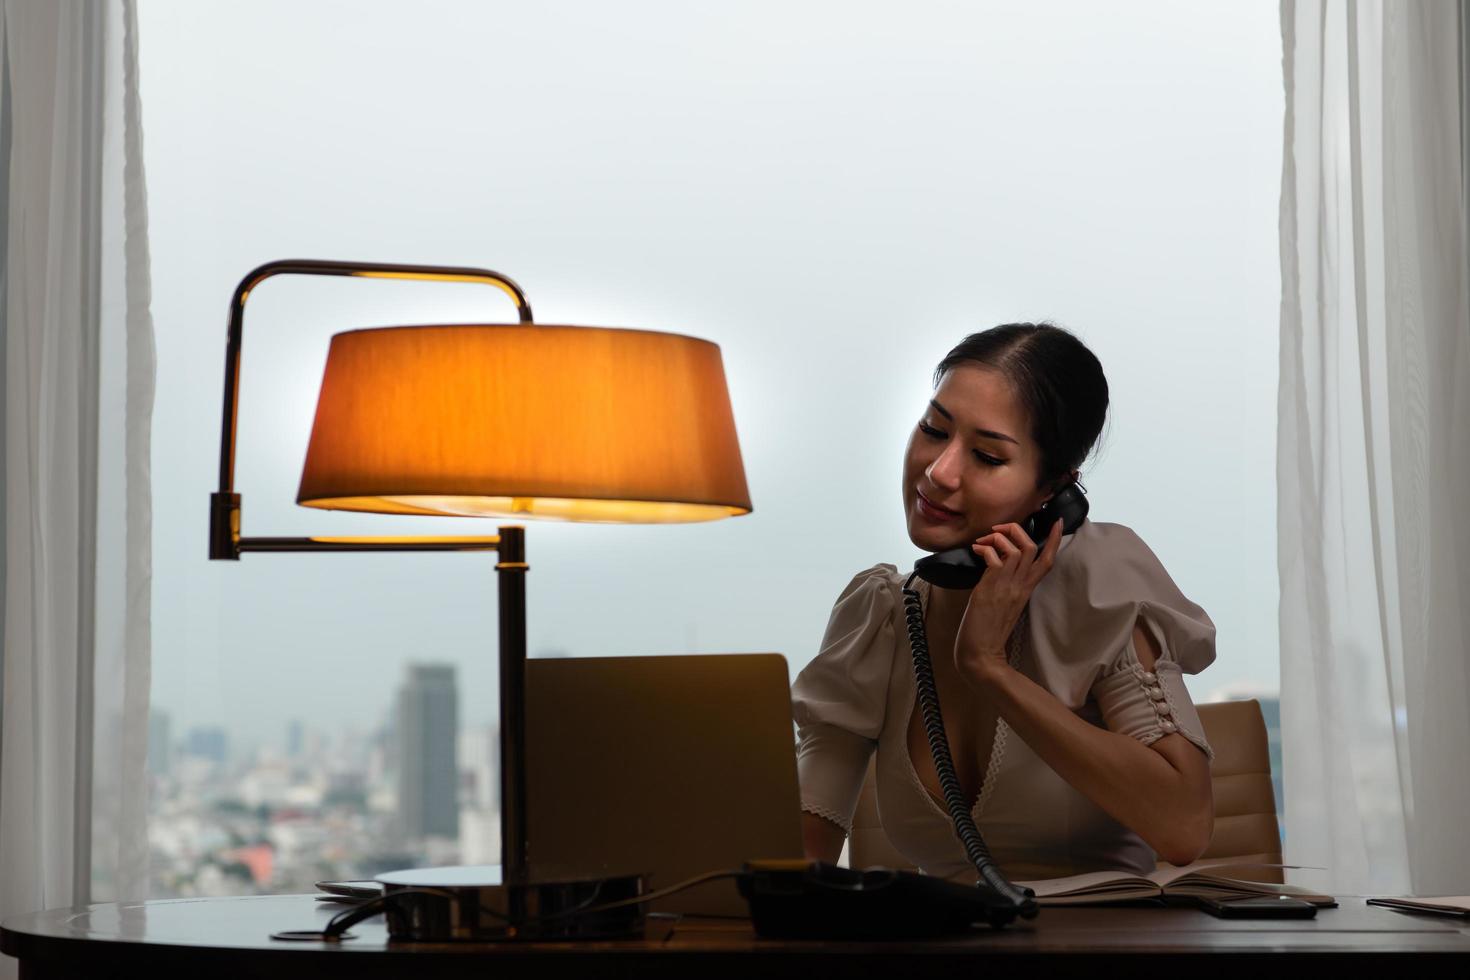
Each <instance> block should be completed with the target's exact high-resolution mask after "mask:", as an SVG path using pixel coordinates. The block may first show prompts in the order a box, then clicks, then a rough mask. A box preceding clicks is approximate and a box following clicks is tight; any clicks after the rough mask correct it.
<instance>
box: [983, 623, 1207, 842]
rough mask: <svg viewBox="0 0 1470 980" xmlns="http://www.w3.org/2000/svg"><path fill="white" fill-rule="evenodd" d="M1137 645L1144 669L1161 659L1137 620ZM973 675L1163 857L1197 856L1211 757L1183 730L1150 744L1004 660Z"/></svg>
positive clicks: (1008, 716) (1053, 758) (1041, 751)
mask: <svg viewBox="0 0 1470 980" xmlns="http://www.w3.org/2000/svg"><path fill="white" fill-rule="evenodd" d="M1133 645H1134V649H1135V650H1136V651H1137V653H1138V658H1139V662H1140V663H1142V664H1143V667H1144V669H1145V670H1152V669H1153V667H1154V664H1155V663H1157V662H1158V658H1159V650H1158V647H1157V644H1156V642H1155V640H1154V638H1153V635H1152V634H1151V633H1150V632H1149V631H1148V630H1147V629H1144V628H1143V624H1142V623H1135V625H1134V628H1133ZM970 677H971V682H972V683H973V684H974V685H975V686H976V688H977V690H979V691H980V693H981V695H982V696H984V697H987V698H989V699H990V701H991V703H993V704H994V705H995V706H996V709H997V710H998V711H999V712H1000V715H1001V717H1002V718H1004V719H1005V721H1006V724H1007V725H1009V726H1010V727H1011V729H1012V730H1013V731H1015V733H1016V734H1017V735H1019V736H1020V737H1021V738H1023V739H1025V741H1026V744H1027V745H1028V746H1030V747H1031V749H1032V751H1034V752H1035V753H1036V754H1037V755H1038V756H1040V757H1041V758H1042V759H1043V760H1045V762H1046V764H1047V765H1049V766H1051V767H1052V769H1053V770H1055V771H1056V773H1057V775H1059V776H1061V777H1062V778H1063V779H1065V780H1066V781H1067V782H1068V783H1070V784H1071V785H1072V786H1074V787H1075V788H1076V789H1077V791H1078V792H1080V793H1082V794H1083V795H1084V796H1086V797H1087V798H1088V799H1090V800H1092V801H1093V802H1094V803H1096V804H1097V805H1098V806H1099V807H1101V808H1102V809H1103V810H1105V811H1106V812H1107V813H1108V814H1110V815H1111V816H1112V817H1113V819H1115V820H1117V821H1118V822H1119V823H1121V824H1123V825H1124V826H1125V827H1128V828H1130V829H1132V830H1133V831H1134V832H1135V833H1137V834H1138V835H1139V836H1140V837H1142V838H1143V840H1144V842H1145V843H1147V844H1148V845H1149V846H1150V847H1152V848H1153V849H1154V851H1156V852H1157V853H1158V855H1159V857H1160V858H1162V859H1163V860H1165V861H1168V862H1169V863H1170V864H1175V865H1185V864H1189V863H1190V862H1191V861H1195V860H1198V858H1199V856H1200V855H1201V854H1203V853H1204V851H1205V849H1206V848H1207V847H1209V844H1210V837H1211V835H1212V834H1213V832H1214V824H1215V803H1214V794H1213V789H1212V783H1211V780H1210V762H1209V759H1208V758H1207V757H1206V756H1205V754H1204V753H1203V752H1201V751H1200V750H1199V748H1198V747H1197V746H1195V745H1194V744H1193V743H1192V742H1190V741H1189V740H1188V739H1186V738H1185V737H1184V736H1183V735H1180V734H1178V733H1177V732H1176V733H1171V734H1169V735H1165V736H1164V737H1163V738H1161V739H1158V740H1157V741H1155V742H1154V743H1153V744H1152V745H1144V744H1143V743H1142V742H1140V741H1138V740H1137V739H1136V738H1133V737H1131V736H1129V735H1124V734H1121V733H1119V732H1114V731H1109V730H1107V729H1103V728H1098V727H1097V726H1095V725H1091V724H1089V723H1088V722H1086V721H1084V720H1083V719H1082V718H1079V717H1078V716H1077V715H1076V714H1074V713H1073V712H1072V711H1070V710H1069V709H1068V708H1067V707H1066V705H1064V704H1063V703H1062V702H1061V701H1058V700H1057V699H1056V698H1055V697H1054V696H1053V695H1052V693H1051V692H1050V691H1048V690H1046V689H1045V688H1043V687H1041V686H1040V685H1039V684H1037V683H1036V682H1035V681H1033V680H1031V679H1030V678H1029V677H1027V676H1026V675H1024V674H1022V673H1021V672H1019V671H1017V670H1015V669H1014V668H1012V667H1010V666H1009V665H1008V664H1005V663H1003V662H1000V663H998V662H996V661H994V660H989V659H988V660H986V661H985V666H984V668H983V669H981V670H978V671H975V672H973V673H971V675H970Z"/></svg>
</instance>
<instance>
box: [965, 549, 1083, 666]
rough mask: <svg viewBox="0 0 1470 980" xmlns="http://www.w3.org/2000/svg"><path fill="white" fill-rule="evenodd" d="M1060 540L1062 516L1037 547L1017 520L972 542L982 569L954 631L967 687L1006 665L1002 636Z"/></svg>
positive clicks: (1049, 564)
mask: <svg viewBox="0 0 1470 980" xmlns="http://www.w3.org/2000/svg"><path fill="white" fill-rule="evenodd" d="M1061 546H1062V522H1061V521H1060V520H1058V521H1056V522H1055V523H1053V524H1052V526H1051V531H1050V533H1049V534H1048V535H1047V538H1046V544H1045V546H1043V547H1041V548H1037V546H1036V542H1034V541H1032V540H1031V538H1030V536H1029V535H1028V534H1027V533H1026V531H1025V529H1024V528H1022V527H1021V525H1019V524H1014V523H1012V524H997V525H995V530H994V531H993V532H992V533H990V534H987V535H986V536H985V537H983V538H981V539H980V540H978V541H976V542H975V544H974V545H972V548H973V550H974V551H975V553H976V554H978V555H980V556H981V557H982V558H984V559H985V565H986V569H985V574H984V575H982V576H981V577H980V581H979V583H978V584H977V585H976V586H975V588H974V589H973V590H972V591H971V592H970V600H969V602H968V603H967V604H966V606H965V614H964V616H963V617H962V618H961V619H960V629H959V633H958V635H957V636H956V637H955V644H954V659H955V667H956V668H958V670H959V672H960V676H961V677H963V678H965V679H966V680H967V681H968V682H969V683H970V685H971V686H972V687H977V688H978V687H981V686H983V685H984V684H985V682H986V681H987V679H988V678H989V677H990V676H991V675H992V674H993V672H994V671H996V670H1003V669H1005V668H1006V666H1007V664H1006V642H1007V640H1009V639H1010V635H1011V630H1013V629H1015V626H1016V621H1017V620H1018V619H1020V618H1021V611H1022V610H1023V609H1025V608H1026V602H1027V600H1028V599H1030V598H1031V590H1032V589H1034V588H1036V583H1037V582H1040V581H1041V580H1042V579H1043V578H1045V577H1046V573H1047V572H1049V571H1051V567H1052V564H1053V563H1054V562H1055V561H1056V556H1057V552H1058V551H1059V550H1060V549H1061Z"/></svg>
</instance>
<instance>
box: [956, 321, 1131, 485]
mask: <svg viewBox="0 0 1470 980" xmlns="http://www.w3.org/2000/svg"><path fill="white" fill-rule="evenodd" d="M963 361H973V362H975V363H977V364H982V365H984V366H986V367H989V368H993V369H995V370H996V371H999V372H1000V373H1001V375H1002V376H1003V377H1005V379H1006V380H1007V381H1009V382H1010V384H1011V387H1012V388H1014V389H1015V391H1016V394H1017V395H1018V396H1019V397H1020V399H1021V403H1022V404H1023V405H1024V406H1025V407H1026V411H1027V413H1028V414H1029V415H1030V416H1031V437H1032V438H1033V439H1035V440H1036V444H1037V445H1038V446H1040V447H1041V473H1040V476H1039V478H1038V480H1037V484H1036V485H1037V487H1038V488H1039V487H1043V486H1046V485H1047V484H1049V483H1053V482H1055V481H1057V480H1059V479H1063V478H1065V477H1067V476H1070V475H1071V473H1072V471H1073V470H1077V469H1080V468H1081V467H1082V461H1083V460H1085V459H1086V458H1087V454H1088V453H1089V452H1090V451H1091V450H1092V447H1093V444H1094V443H1096V442H1097V437H1098V435H1099V434H1100V433H1101V432H1102V427H1103V421H1104V419H1105V418H1106V416H1107V412H1108V379H1107V378H1106V377H1104V376H1103V369H1102V365H1101V364H1100V363H1098V360H1097V358H1096V357H1095V356H1094V355H1093V353H1092V351H1090V350H1088V349H1087V346H1086V345H1085V344H1083V343H1082V341H1080V340H1078V339H1077V338H1076V337H1075V336H1073V335H1072V334H1071V333H1069V332H1068V331H1066V330H1063V329H1062V328H1061V327H1058V326H1054V325H1053V324H1050V323H1039V324H1038V323H1006V324H1003V325H1001V326H998V327H991V328H990V329H989V330H984V331H981V332H980V333H972V334H970V336H968V337H966V338H965V339H964V340H962V341H960V343H959V344H958V345H957V346H956V347H955V349H954V350H952V351H950V352H949V353H948V354H947V355H946V356H945V358H944V360H942V361H940V362H939V366H938V367H937V368H935V369H934V387H936V388H938V387H939V382H940V381H941V380H942V379H943V378H944V372H946V371H948V370H949V369H950V368H952V367H954V366H955V365H956V364H959V363H961V362H963Z"/></svg>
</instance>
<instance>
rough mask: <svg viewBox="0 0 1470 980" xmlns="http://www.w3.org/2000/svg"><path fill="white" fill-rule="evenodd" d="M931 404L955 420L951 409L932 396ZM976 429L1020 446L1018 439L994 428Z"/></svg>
mask: <svg viewBox="0 0 1470 980" xmlns="http://www.w3.org/2000/svg"><path fill="white" fill-rule="evenodd" d="M929 404H930V405H933V406H934V410H935V411H936V412H938V413H939V414H940V415H943V416H944V417H945V418H947V419H949V420H950V421H951V422H953V421H954V416H953V415H951V414H949V409H947V408H945V407H944V406H943V405H941V404H939V403H938V402H937V401H935V400H934V399H932V398H931V399H929ZM975 431H976V432H978V433H980V434H981V435H982V436H984V437H985V438H987V439H1003V440H1005V441H1006V442H1015V443H1016V445H1018V446H1019V445H1020V443H1019V442H1016V440H1014V439H1012V438H1011V437H1010V436H1008V435H1006V434H1005V433H1004V432H995V431H994V430H991V429H976V430H975Z"/></svg>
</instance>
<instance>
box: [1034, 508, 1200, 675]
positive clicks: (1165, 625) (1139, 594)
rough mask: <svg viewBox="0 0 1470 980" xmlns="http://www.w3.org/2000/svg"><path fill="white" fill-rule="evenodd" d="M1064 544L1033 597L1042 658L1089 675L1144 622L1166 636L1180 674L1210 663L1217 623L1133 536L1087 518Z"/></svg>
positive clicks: (1128, 529)
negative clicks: (1141, 619)
mask: <svg viewBox="0 0 1470 980" xmlns="http://www.w3.org/2000/svg"><path fill="white" fill-rule="evenodd" d="M1068 539H1070V541H1069V543H1067V544H1065V545H1064V546H1063V547H1062V549H1061V551H1060V552H1058V554H1057V559H1056V562H1055V564H1053V566H1052V569H1051V571H1050V572H1048V573H1047V575H1046V577H1045V578H1043V579H1042V580H1041V581H1040V582H1039V583H1037V586H1036V588H1035V589H1034V590H1033V591H1032V593H1031V605H1030V611H1031V616H1030V620H1031V638H1032V644H1033V648H1034V649H1035V650H1036V653H1037V656H1038V658H1039V659H1040V660H1043V661H1046V662H1047V663H1050V664H1052V665H1053V666H1054V667H1056V668H1058V669H1060V668H1061V667H1062V666H1064V665H1065V666H1068V667H1070V668H1075V669H1076V670H1079V671H1084V670H1085V671H1090V670H1092V669H1093V668H1095V667H1096V666H1097V665H1098V664H1100V663H1106V662H1108V661H1110V660H1111V659H1112V658H1114V657H1116V656H1117V655H1118V653H1119V652H1120V651H1121V650H1122V649H1123V647H1124V646H1125V644H1126V643H1127V642H1128V636H1129V635H1130V634H1131V633H1132V631H1133V627H1134V624H1135V623H1136V622H1137V620H1138V619H1139V617H1140V616H1143V617H1147V618H1148V619H1150V620H1151V621H1153V622H1154V624H1155V625H1157V626H1158V627H1159V629H1160V630H1161V631H1162V632H1163V634H1164V637H1165V639H1166V641H1167V642H1168V645H1169V647H1170V653H1171V655H1172V656H1173V657H1174V659H1176V660H1177V661H1178V662H1179V664H1180V665H1181V667H1182V668H1183V670H1184V672H1185V673H1187V674H1195V673H1198V672H1199V671H1201V670H1203V669H1204V668H1205V667H1207V666H1209V664H1210V663H1211V662H1213V661H1214V659H1215V624H1214V622H1213V621H1212V620H1211V619H1210V617H1209V614H1207V613H1206V612H1205V610H1204V609H1203V608H1202V607H1201V606H1200V605H1199V604H1198V603H1196V602H1195V601H1193V600H1192V599H1190V598H1189V597H1188V596H1186V595H1185V594H1184V592H1183V591H1182V590H1181V589H1180V588H1179V586H1178V584H1177V583H1176V582H1175V581H1174V579H1173V577H1172V576H1171V575H1170V574H1169V572H1168V571H1167V570H1166V569H1165V568H1164V565H1163V562H1161V561H1160V560H1159V557H1158V555H1156V554H1155V553H1154V551H1153V549H1152V548H1150V547H1149V546H1148V544H1147V543H1145V542H1144V540H1143V538H1142V537H1141V536H1140V535H1139V534H1138V533H1137V532H1136V531H1134V530H1133V529H1132V528H1131V527H1128V526H1127V525H1124V524H1113V523H1107V522H1100V521H1099V522H1095V521H1090V520H1089V521H1084V522H1083V524H1082V526H1081V527H1079V528H1078V529H1077V531H1076V532H1075V533H1073V534H1071V535H1068V538H1067V539H1063V540H1064V541H1066V540H1068Z"/></svg>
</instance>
